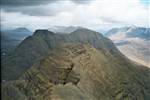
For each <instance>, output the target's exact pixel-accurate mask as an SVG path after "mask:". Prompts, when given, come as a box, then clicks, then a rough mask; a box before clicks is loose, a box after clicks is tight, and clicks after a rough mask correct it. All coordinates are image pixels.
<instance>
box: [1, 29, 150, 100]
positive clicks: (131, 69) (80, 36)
mask: <svg viewBox="0 0 150 100" xmlns="http://www.w3.org/2000/svg"><path fill="white" fill-rule="evenodd" d="M2 72H3V73H2V78H3V79H4V80H8V81H6V82H3V83H2V99H3V100H149V99H150V95H149V94H150V85H149V84H150V69H148V68H147V67H145V66H142V65H138V64H136V63H134V62H132V61H131V60H129V59H127V58H126V57H125V56H124V55H122V54H121V53H120V52H119V51H118V50H117V48H116V47H115V46H114V44H113V43H112V41H111V40H109V39H108V38H105V37H104V36H103V35H101V34H100V33H98V32H95V31H92V30H89V29H85V28H82V29H77V30H75V31H74V32H72V33H70V34H56V33H53V32H50V31H48V30H36V31H35V32H34V34H33V35H32V36H29V37H27V38H26V39H25V40H24V41H22V42H21V43H20V44H19V45H18V46H17V48H16V49H15V50H14V52H13V53H12V54H10V55H9V56H8V57H7V59H3V61H2Z"/></svg>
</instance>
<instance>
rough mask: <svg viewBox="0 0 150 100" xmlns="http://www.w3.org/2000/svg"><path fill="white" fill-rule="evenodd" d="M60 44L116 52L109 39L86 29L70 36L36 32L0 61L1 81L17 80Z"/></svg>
mask: <svg viewBox="0 0 150 100" xmlns="http://www.w3.org/2000/svg"><path fill="white" fill-rule="evenodd" d="M62 43H86V44H87V43H89V44H91V45H93V46H94V47H95V48H97V49H104V50H103V51H108V52H109V51H111V52H118V51H117V49H116V48H115V46H114V45H113V43H112V42H111V41H110V40H109V39H107V38H105V37H103V36H102V35H101V34H99V33H97V32H94V31H91V30H88V29H78V30H76V31H74V32H72V33H71V34H55V33H53V32H50V31H48V30H37V31H35V32H34V34H33V36H29V37H27V38H26V39H25V40H24V41H22V43H20V44H19V45H18V47H17V48H16V49H15V50H14V52H13V53H12V54H11V55H9V56H8V57H7V58H6V59H4V61H2V63H3V64H2V68H3V69H4V70H3V74H2V76H3V79H5V80H12V79H16V78H18V77H19V76H20V75H21V74H22V73H23V72H24V71H25V70H26V69H28V68H30V66H31V65H33V64H34V63H35V62H37V61H38V60H39V59H41V58H42V57H44V56H45V55H47V53H48V52H49V51H50V50H53V49H54V48H57V47H59V45H61V44H62ZM8 72H9V73H8Z"/></svg>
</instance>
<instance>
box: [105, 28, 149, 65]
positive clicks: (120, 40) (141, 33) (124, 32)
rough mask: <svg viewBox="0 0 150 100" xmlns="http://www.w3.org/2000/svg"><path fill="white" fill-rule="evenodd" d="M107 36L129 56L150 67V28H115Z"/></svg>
mask: <svg viewBox="0 0 150 100" xmlns="http://www.w3.org/2000/svg"><path fill="white" fill-rule="evenodd" d="M105 36H107V37H109V38H110V39H111V40H112V41H113V42H114V43H115V45H116V46H117V47H118V49H119V50H120V51H121V52H122V53H123V54H125V55H126V56H127V57H128V58H130V59H132V60H134V61H136V62H139V63H141V64H144V65H146V66H149V67H150V49H149V47H150V28H142V27H136V26H132V27H123V28H114V29H111V30H109V31H108V32H107V33H106V34H105Z"/></svg>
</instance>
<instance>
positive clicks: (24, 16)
mask: <svg viewBox="0 0 150 100" xmlns="http://www.w3.org/2000/svg"><path fill="white" fill-rule="evenodd" d="M0 16H1V28H2V29H13V28H17V27H26V28H29V29H31V30H35V29H41V28H50V27H52V26H82V27H86V28H90V29H94V30H100V29H110V28H113V27H123V26H132V25H135V26H140V27H148V26H149V25H150V18H149V16H150V0H1V14H0Z"/></svg>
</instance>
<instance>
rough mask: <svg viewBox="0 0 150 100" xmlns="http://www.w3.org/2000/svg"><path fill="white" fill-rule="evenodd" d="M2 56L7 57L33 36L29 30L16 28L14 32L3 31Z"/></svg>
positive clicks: (0, 33)
mask: <svg viewBox="0 0 150 100" xmlns="http://www.w3.org/2000/svg"><path fill="white" fill-rule="evenodd" d="M0 35H1V54H2V55H5V54H7V53H8V52H10V51H13V49H14V48H15V47H16V46H17V45H18V44H19V43H20V42H21V41H22V40H24V39H25V38H26V37H28V36H29V35H32V32H31V31H30V30H28V29H27V28H23V27H20V28H16V29H13V30H1V32H0Z"/></svg>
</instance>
